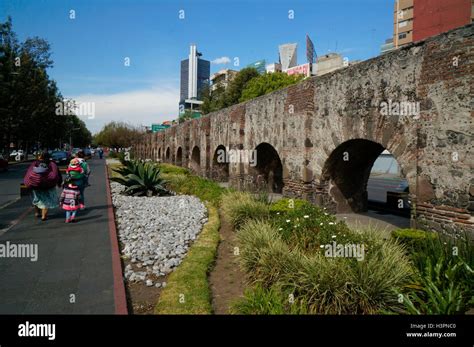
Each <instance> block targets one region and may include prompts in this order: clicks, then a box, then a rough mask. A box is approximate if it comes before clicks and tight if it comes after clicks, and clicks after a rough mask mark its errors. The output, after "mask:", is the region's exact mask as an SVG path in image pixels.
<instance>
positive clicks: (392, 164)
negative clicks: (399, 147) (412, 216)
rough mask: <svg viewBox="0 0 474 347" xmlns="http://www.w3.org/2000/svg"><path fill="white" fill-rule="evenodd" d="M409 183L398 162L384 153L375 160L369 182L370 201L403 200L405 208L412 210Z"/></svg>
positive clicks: (387, 201) (386, 152) (388, 153)
mask: <svg viewBox="0 0 474 347" xmlns="http://www.w3.org/2000/svg"><path fill="white" fill-rule="evenodd" d="M408 192H409V189H408V181H407V180H406V179H405V178H404V177H403V175H402V172H401V168H400V165H399V164H398V162H397V160H396V159H395V158H394V157H393V156H392V155H391V154H390V152H388V151H387V150H385V151H383V152H382V154H381V155H380V156H379V157H378V158H377V159H376V160H375V162H374V165H373V166H372V171H371V172H370V177H369V180H368V182H367V193H368V200H370V201H375V202H378V203H386V204H387V203H390V201H389V200H390V198H393V197H395V198H396V199H395V200H396V201H397V200H398V199H399V198H401V199H402V200H403V208H410V203H409V201H408Z"/></svg>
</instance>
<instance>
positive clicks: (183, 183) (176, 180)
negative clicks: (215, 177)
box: [163, 171, 226, 206]
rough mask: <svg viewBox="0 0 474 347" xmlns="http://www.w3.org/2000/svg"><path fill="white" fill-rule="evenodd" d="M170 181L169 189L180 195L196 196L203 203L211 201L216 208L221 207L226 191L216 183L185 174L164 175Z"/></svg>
mask: <svg viewBox="0 0 474 347" xmlns="http://www.w3.org/2000/svg"><path fill="white" fill-rule="evenodd" d="M163 177H165V178H166V179H167V181H168V183H167V188H168V189H169V190H171V191H174V192H176V193H178V194H189V195H195V196H197V197H198V198H199V199H201V200H203V201H209V202H211V203H212V204H214V205H215V206H217V205H219V202H220V199H221V195H222V194H223V193H224V192H225V191H226V189H225V188H222V187H221V186H219V184H217V183H216V182H214V181H210V180H208V179H205V178H202V177H198V176H194V175H191V174H189V175H188V174H183V173H169V171H168V173H167V174H164V175H163Z"/></svg>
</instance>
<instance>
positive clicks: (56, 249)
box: [0, 159, 125, 314]
mask: <svg viewBox="0 0 474 347" xmlns="http://www.w3.org/2000/svg"><path fill="white" fill-rule="evenodd" d="M89 163H90V165H91V170H92V175H91V177H90V183H91V185H92V186H90V187H88V188H86V191H85V198H86V206H87V209H86V210H85V211H79V212H78V216H77V218H78V222H77V223H75V224H65V223H64V213H63V211H62V210H60V209H59V208H58V209H56V210H53V211H51V213H50V216H49V220H48V221H46V222H42V221H41V220H40V219H36V218H35V217H34V215H33V210H32V208H31V205H30V199H29V197H25V198H22V199H20V200H19V201H17V202H15V203H13V204H11V205H9V206H7V207H5V208H3V209H1V210H0V245H2V244H3V245H6V244H7V242H10V243H12V244H33V245H37V247H38V260H37V261H35V262H34V261H30V259H28V258H13V257H0V314H9V313H14V314H70V313H72V314H75V313H78V314H79V313H80V314H85V313H89V314H114V313H116V312H122V313H123V312H124V307H125V298H124V292H122V291H123V283H122V281H121V273H120V268H119V267H117V264H119V259H118V256H117V247H114V242H115V245H116V240H111V236H110V235H112V236H113V232H112V233H110V231H111V229H109V213H110V211H109V201H108V196H107V187H106V185H105V183H106V177H105V165H104V163H105V161H104V160H98V159H92V160H90V161H89ZM17 187H18V189H19V185H17ZM112 230H113V226H112ZM112 238H113V237H112ZM112 250H114V252H113V251H112ZM114 270H115V271H114ZM119 276H120V277H119ZM122 294H123V295H122ZM117 298H118V299H117ZM73 301H75V302H73Z"/></svg>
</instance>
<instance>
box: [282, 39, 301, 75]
mask: <svg viewBox="0 0 474 347" xmlns="http://www.w3.org/2000/svg"><path fill="white" fill-rule="evenodd" d="M297 46H298V45H297V44H296V43H287V44H284V45H280V46H278V50H279V52H280V64H281V68H282V70H286V69H289V68H290V67H294V66H296V65H297V64H298V63H297V58H296V49H297Z"/></svg>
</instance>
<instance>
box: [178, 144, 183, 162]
mask: <svg viewBox="0 0 474 347" xmlns="http://www.w3.org/2000/svg"><path fill="white" fill-rule="evenodd" d="M176 165H178V166H183V148H182V147H181V146H179V147H178V150H177V151H176Z"/></svg>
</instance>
